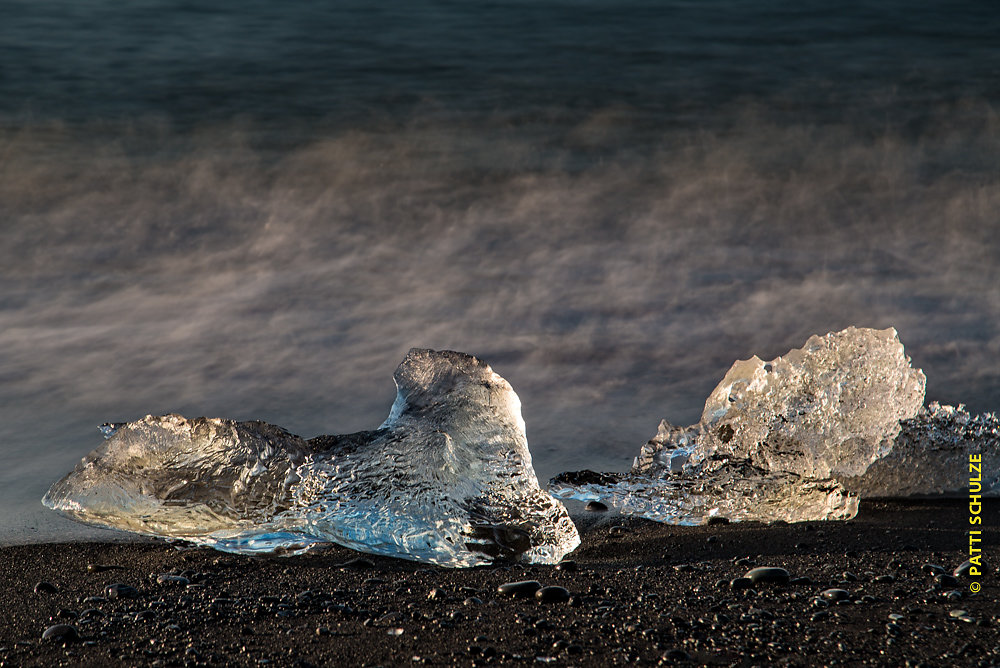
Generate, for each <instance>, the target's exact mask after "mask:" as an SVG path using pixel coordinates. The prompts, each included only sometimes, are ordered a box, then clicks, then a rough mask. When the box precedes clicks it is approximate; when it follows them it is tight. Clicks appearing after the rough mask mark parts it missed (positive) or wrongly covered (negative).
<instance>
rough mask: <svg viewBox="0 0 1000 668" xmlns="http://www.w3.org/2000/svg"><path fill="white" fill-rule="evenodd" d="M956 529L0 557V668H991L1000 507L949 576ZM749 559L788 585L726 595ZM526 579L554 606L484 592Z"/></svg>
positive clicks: (140, 547)
mask: <svg viewBox="0 0 1000 668" xmlns="http://www.w3.org/2000/svg"><path fill="white" fill-rule="evenodd" d="M968 517H969V514H968V504H967V503H966V502H963V501H962V500H947V501H944V500H935V501H912V502H910V501H907V502H901V501H866V502H863V503H862V509H861V512H860V514H859V515H858V517H856V518H855V519H853V520H851V521H848V522H814V523H803V524H793V525H786V524H781V525H771V526H765V525H761V524H752V523H748V524H718V525H711V526H701V527H674V526H666V525H660V524H655V523H653V522H648V521H644V520H630V519H623V518H620V517H616V516H613V515H611V514H609V513H600V512H586V511H583V510H577V511H575V512H574V518H575V519H576V520H577V521H578V526H579V527H580V529H581V534H582V536H583V544H582V545H581V546H580V548H578V549H577V550H576V552H574V553H573V554H571V555H569V557H567V559H571V560H573V561H574V562H575V569H574V568H573V567H572V566H570V567H560V568H557V567H553V566H525V565H510V564H508V565H499V566H490V567H483V568H476V569H466V570H451V569H442V568H436V567H428V566H427V565H424V564H418V563H414V562H408V561H403V560H397V559H389V558H381V557H370V556H365V555H361V554H359V553H356V552H353V551H351V550H348V549H344V548H339V547H331V548H329V549H327V550H325V551H323V552H322V553H317V554H309V555H304V556H299V557H290V558H279V557H246V556H238V555H230V554H223V553H220V552H216V551H213V550H207V549H200V548H198V549H178V548H177V547H175V546H174V545H170V544H167V543H164V542H160V541H137V542H131V543H64V544H45V545H26V546H13V547H3V548H0V578H2V582H3V583H4V586H3V588H2V594H3V613H2V614H0V665H4V666H7V665H11V666H15V665H16V666H53V665H92V666H104V665H157V666H159V665H165V666H183V665H252V666H262V665H270V666H310V665H313V666H323V665H329V666H341V665H345V666H376V665H383V666H390V665H413V664H416V663H426V664H433V665H465V666H468V665H492V664H510V663H522V664H532V665H580V666H584V665H585V666H605V665H624V664H631V663H640V664H644V665H651V664H653V665H655V664H664V665H697V664H707V665H739V666H754V665H759V666H768V665H802V666H809V665H879V666H881V665H885V666H902V665H914V666H916V665H925V666H996V665H1000V603H998V601H1000V587H998V584H997V579H996V576H995V575H994V574H993V573H995V572H996V567H997V565H998V564H1000V501H998V500H996V499H994V500H990V501H989V502H988V503H987V504H986V506H985V507H984V509H983V517H984V526H983V530H984V531H983V538H984V542H983V546H984V561H985V566H986V568H987V572H986V574H985V575H984V576H981V577H978V578H970V577H968V576H959V577H958V578H956V579H954V580H953V579H951V578H952V575H951V574H952V571H953V569H955V567H957V566H959V565H960V564H961V563H962V562H963V561H965V560H966V559H967V556H968V541H969V536H968V534H967V529H968V528H969V524H968ZM759 566H771V567H778V568H783V569H785V570H787V572H788V574H789V577H790V578H791V580H790V582H788V583H780V582H772V583H765V582H757V583H749V584H750V586H749V587H748V588H745V589H743V588H740V587H742V586H744V585H746V584H748V583H747V582H745V581H742V580H737V582H736V583H735V587H734V586H733V580H735V579H737V578H740V577H742V576H744V575H745V574H746V573H747V572H748V571H749V570H751V569H752V568H754V567H759ZM937 567H940V569H939V568H937ZM778 579H783V578H778ZM526 580H534V581H537V582H538V583H539V584H541V585H543V586H553V587H562V588H565V590H567V592H568V594H569V596H570V598H569V599H568V600H563V601H556V602H548V603H545V602H540V601H538V600H537V598H535V597H531V598H517V597H509V596H506V595H503V594H501V593H499V592H498V587H499V586H500V585H503V584H505V583H510V582H517V581H526ZM973 581H976V582H979V583H980V584H981V585H982V589H981V591H980V592H979V593H978V594H972V593H971V591H970V586H971V584H972V582H973ZM40 583H41V584H40ZM111 585H125V586H114V587H111ZM830 589H839V590H843V592H844V593H839V594H837V593H831V594H827V597H824V596H823V592H825V591H827V590H830ZM547 593H548V594H549V595H551V596H552V597H553V598H554V599H559V598H560V594H561V592H560V591H559V590H547ZM838 596H841V597H843V599H842V600H839V601H838V600H836V598H837V597H838ZM962 611H964V613H963V612H962ZM60 624H62V625H66V627H56V628H55V629H53V630H50V631H49V634H50V635H53V636H55V637H53V638H50V639H43V638H42V636H43V634H44V633H45V632H46V630H47V629H50V628H51V627H54V626H56V625H60ZM67 627H72V628H67Z"/></svg>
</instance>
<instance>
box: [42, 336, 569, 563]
mask: <svg viewBox="0 0 1000 668" xmlns="http://www.w3.org/2000/svg"><path fill="white" fill-rule="evenodd" d="M394 379H395V381H396V386H397V390H398V391H397V395H396V400H395V403H394V404H393V406H392V409H391V411H390V414H389V417H388V418H387V419H386V420H385V422H384V423H383V424H382V425H381V426H380V427H379V428H378V429H375V430H374V431H366V432H360V433H356V434H347V435H341V436H320V437H317V438H313V439H310V440H304V439H301V438H299V437H298V436H294V435H292V434H290V433H288V432H287V431H285V430H284V429H281V428H280V427H275V426H273V425H269V424H266V423H263V422H235V421H232V420H224V419H214V418H197V419H186V418H183V417H181V416H179V415H166V416H162V417H154V416H147V417H145V418H143V419H141V420H138V421H136V422H130V423H126V424H109V425H105V426H104V428H103V430H104V431H105V433H106V435H107V440H106V441H105V442H104V444H103V445H101V446H100V447H99V448H97V449H96V450H94V451H93V452H92V453H91V454H90V455H88V456H87V457H86V458H84V460H83V461H82V462H81V463H80V464H79V465H78V466H77V467H76V469H75V470H74V471H72V472H71V473H70V474H69V475H67V476H66V477H64V478H63V479H62V480H60V481H59V482H57V483H55V484H54V485H53V486H52V488H51V489H50V490H49V491H48V493H47V494H46V495H45V497H44V499H43V503H44V504H45V505H46V506H48V507H50V508H53V509H55V510H58V511H60V512H62V513H64V514H66V515H68V516H70V517H72V518H74V519H77V520H80V521H83V522H87V523H91V524H96V525H100V526H104V527H110V528H115V529H124V530H128V531H134V532H138V533H142V534H148V535H153V536H161V537H165V538H172V539H183V540H185V541H189V542H192V543H196V544H201V545H207V546H211V547H215V548H218V549H220V550H225V551H231V552H249V553H254V552H279V553H285V554H294V553H298V552H302V551H304V550H307V549H309V548H310V547H312V546H315V545H318V544H323V543H337V544H340V545H344V546H347V547H350V548H353V549H356V550H359V551H363V552H369V553H373V554H382V555H388V556H394V557H402V558H406V559H413V560H417V561H424V562H429V563H434V564H439V565H443V566H450V567H463V566H476V565H482V564H488V563H491V562H493V561H495V560H497V559H501V560H509V559H515V560H521V561H526V562H533V563H556V562H558V561H559V560H560V559H561V558H562V556H563V555H564V554H566V553H567V552H569V551H571V550H573V549H574V548H576V546H577V545H578V544H579V542H580V539H579V536H578V534H577V531H576V527H575V526H574V525H573V522H572V521H571V520H570V518H569V515H568V514H567V512H566V509H565V508H564V507H563V506H562V504H561V503H560V502H559V501H557V500H556V499H554V498H553V497H552V496H551V495H549V494H548V493H546V492H545V491H544V490H542V489H541V488H540V487H539V485H538V480H537V478H536V477H535V473H534V469H533V468H532V464H531V454H530V453H529V451H528V442H527V438H526V436H525V428H524V421H523V420H522V418H521V405H520V401H519V399H518V397H517V395H516V394H515V393H514V391H513V389H512V388H511V386H510V385H509V384H508V383H507V381H506V380H504V379H503V378H502V377H500V376H499V375H498V374H496V373H495V372H494V371H493V370H492V369H491V368H490V367H489V365H487V364H486V363H485V362H483V361H481V360H479V359H476V358H475V357H472V356H469V355H465V354H462V353H456V352H450V351H441V352H436V351H431V350H420V349H414V350H411V351H410V352H409V354H408V355H407V356H406V358H405V359H404V360H403V362H402V363H401V364H400V365H399V367H398V368H397V369H396V372H395V374H394Z"/></svg>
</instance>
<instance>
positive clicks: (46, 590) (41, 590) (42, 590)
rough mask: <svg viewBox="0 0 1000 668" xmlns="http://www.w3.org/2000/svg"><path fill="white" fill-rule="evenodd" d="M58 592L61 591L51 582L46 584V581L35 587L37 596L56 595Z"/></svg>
mask: <svg viewBox="0 0 1000 668" xmlns="http://www.w3.org/2000/svg"><path fill="white" fill-rule="evenodd" d="M57 591H59V589H58V587H56V586H55V585H54V584H52V583H51V582H45V581H44V580H43V581H42V582H39V583H38V584H36V585H35V593H36V594H54V593H56V592H57Z"/></svg>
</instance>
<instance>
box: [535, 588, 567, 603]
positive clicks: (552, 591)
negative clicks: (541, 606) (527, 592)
mask: <svg viewBox="0 0 1000 668" xmlns="http://www.w3.org/2000/svg"><path fill="white" fill-rule="evenodd" d="M535 598H536V599H538V600H539V601H541V602H542V603H565V602H566V601H568V600H569V591H568V590H567V589H566V588H565V587H542V588H541V589H539V590H538V591H536V592H535Z"/></svg>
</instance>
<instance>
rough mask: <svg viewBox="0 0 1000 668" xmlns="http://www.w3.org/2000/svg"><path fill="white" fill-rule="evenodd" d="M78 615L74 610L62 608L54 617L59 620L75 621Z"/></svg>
mask: <svg viewBox="0 0 1000 668" xmlns="http://www.w3.org/2000/svg"><path fill="white" fill-rule="evenodd" d="M79 616H80V614H79V613H78V612H77V611H76V610H70V609H69V608H62V609H61V610H59V612H58V613H56V617H58V618H59V619H76V618H77V617H79Z"/></svg>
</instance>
